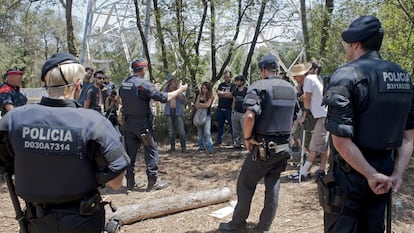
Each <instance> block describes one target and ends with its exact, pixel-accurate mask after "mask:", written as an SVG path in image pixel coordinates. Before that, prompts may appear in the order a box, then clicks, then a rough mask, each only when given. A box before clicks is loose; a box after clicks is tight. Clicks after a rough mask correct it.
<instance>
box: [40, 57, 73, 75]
mask: <svg viewBox="0 0 414 233" xmlns="http://www.w3.org/2000/svg"><path fill="white" fill-rule="evenodd" d="M68 61H69V62H68ZM63 62H65V63H66V62H68V63H79V61H78V59H77V58H76V57H75V56H73V55H72V54H70V53H65V52H62V53H55V54H53V55H52V56H51V57H50V58H49V59H48V60H47V61H46V62H45V64H43V67H42V74H41V75H40V80H42V81H43V82H44V81H45V76H46V74H47V72H49V70H51V69H53V68H55V67H58V66H59V65H60V64H62V63H63Z"/></svg>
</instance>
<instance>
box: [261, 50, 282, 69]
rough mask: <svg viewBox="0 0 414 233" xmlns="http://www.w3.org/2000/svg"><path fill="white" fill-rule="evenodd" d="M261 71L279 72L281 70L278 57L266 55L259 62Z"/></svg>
mask: <svg viewBox="0 0 414 233" xmlns="http://www.w3.org/2000/svg"><path fill="white" fill-rule="evenodd" d="M258 65H259V69H262V68H265V69H266V70H271V71H277V70H279V64H278V63H277V61H276V57H275V56H274V55H273V54H270V53H269V54H267V55H265V56H264V57H263V58H262V59H261V60H260V61H259V64H258Z"/></svg>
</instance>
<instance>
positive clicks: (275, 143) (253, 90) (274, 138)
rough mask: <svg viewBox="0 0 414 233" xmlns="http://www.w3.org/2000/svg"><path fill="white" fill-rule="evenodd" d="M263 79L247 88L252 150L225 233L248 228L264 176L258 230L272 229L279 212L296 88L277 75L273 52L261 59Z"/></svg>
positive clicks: (247, 129)
mask: <svg viewBox="0 0 414 233" xmlns="http://www.w3.org/2000/svg"><path fill="white" fill-rule="evenodd" d="M259 69H260V78H261V80H259V81H257V82H255V83H253V84H252V85H251V86H250V87H249V88H248V90H247V94H246V97H245V99H244V103H243V106H244V108H245V109H246V113H245V119H244V140H245V145H246V148H247V149H248V150H249V151H250V154H249V156H248V157H247V158H246V160H245V162H244V164H243V167H242V169H241V171H240V175H239V178H238V181H237V197H238V202H237V205H236V207H235V209H234V213H233V218H232V221H231V222H229V223H221V224H220V226H219V230H220V231H221V232H244V231H246V219H247V217H248V216H249V211H250V204H251V201H252V198H253V195H254V192H255V189H256V185H257V183H258V182H259V180H260V179H262V178H264V184H265V189H266V191H265V200H264V208H263V210H262V212H261V214H260V219H259V223H258V225H257V229H258V230H259V232H270V227H271V224H272V221H273V218H274V217H275V214H276V209H277V205H278V198H279V189H280V180H279V178H280V173H281V172H282V171H284V170H285V168H286V164H287V160H288V159H289V157H290V155H289V152H288V150H289V146H288V141H289V136H290V131H291V127H292V121H293V115H294V109H295V105H296V90H295V88H294V87H293V86H292V85H291V84H290V83H289V82H287V81H286V80H283V79H282V78H281V77H279V76H276V75H277V72H278V70H279V65H278V63H277V62H276V57H275V56H274V55H272V54H269V55H266V56H264V57H263V58H262V59H261V60H260V62H259Z"/></svg>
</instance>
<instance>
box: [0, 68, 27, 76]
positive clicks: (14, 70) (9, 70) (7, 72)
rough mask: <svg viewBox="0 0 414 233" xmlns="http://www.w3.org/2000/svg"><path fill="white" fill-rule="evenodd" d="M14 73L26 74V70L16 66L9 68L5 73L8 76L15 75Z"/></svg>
mask: <svg viewBox="0 0 414 233" xmlns="http://www.w3.org/2000/svg"><path fill="white" fill-rule="evenodd" d="M13 74H15V75H23V74H24V71H23V70H22V69H20V68H17V67H14V68H11V69H8V70H7V71H6V73H5V74H4V77H7V76H8V75H13Z"/></svg>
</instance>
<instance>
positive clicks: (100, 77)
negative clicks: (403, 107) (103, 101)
mask: <svg viewBox="0 0 414 233" xmlns="http://www.w3.org/2000/svg"><path fill="white" fill-rule="evenodd" d="M95 78H96V79H100V80H102V79H104V77H99V76H98V77H95Z"/></svg>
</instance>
